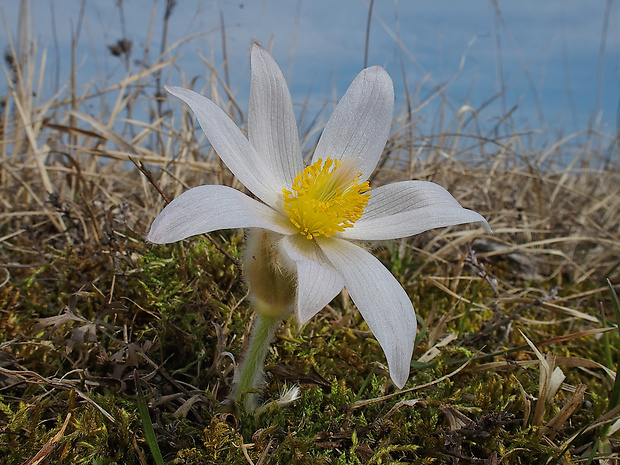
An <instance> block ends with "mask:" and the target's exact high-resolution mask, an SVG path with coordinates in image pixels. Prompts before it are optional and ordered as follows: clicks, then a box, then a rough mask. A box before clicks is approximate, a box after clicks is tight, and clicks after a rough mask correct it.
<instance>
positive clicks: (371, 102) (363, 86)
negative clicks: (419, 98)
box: [312, 66, 394, 181]
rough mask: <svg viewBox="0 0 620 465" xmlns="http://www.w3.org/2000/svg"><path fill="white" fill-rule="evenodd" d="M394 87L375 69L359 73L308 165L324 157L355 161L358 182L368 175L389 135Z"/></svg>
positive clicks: (383, 71) (386, 76) (380, 70)
mask: <svg viewBox="0 0 620 465" xmlns="http://www.w3.org/2000/svg"><path fill="white" fill-rule="evenodd" d="M393 113H394V87H393V85H392V79H391V78H390V76H389V75H388V73H387V72H386V71H385V70H384V69H383V68H381V67H379V66H373V67H370V68H366V69H365V70H363V71H362V72H360V73H359V74H358V75H357V77H356V78H355V80H354V81H353V82H352V83H351V86H350V87H349V89H348V90H347V92H346V93H345V94H344V96H343V97H342V99H341V100H340V102H339V103H338V106H337V107H336V109H335V110H334V113H333V114H332V116H331V118H330V119H329V121H328V122H327V126H326V127H325V130H324V131H323V134H322V135H321V139H320V140H319V143H318V145H317V147H316V150H315V152H314V155H313V157H312V162H313V163H314V162H315V161H317V160H318V159H319V158H322V159H323V160H325V159H326V158H327V157H331V158H335V159H338V160H340V159H341V158H354V159H356V160H358V162H359V167H360V171H361V172H362V177H361V181H365V180H366V179H368V177H369V176H370V175H371V174H372V172H373V171H374V169H375V167H376V166H377V163H378V162H379V158H380V157H381V154H382V153H383V148H384V147H385V143H386V142H387V138H388V136H389V134H390V126H391V124H392V116H393Z"/></svg>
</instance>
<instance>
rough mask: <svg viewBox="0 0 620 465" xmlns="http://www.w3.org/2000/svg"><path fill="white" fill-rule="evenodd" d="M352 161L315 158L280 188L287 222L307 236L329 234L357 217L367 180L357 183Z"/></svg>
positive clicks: (365, 200) (366, 196)
mask: <svg viewBox="0 0 620 465" xmlns="http://www.w3.org/2000/svg"><path fill="white" fill-rule="evenodd" d="M361 175H362V173H360V172H359V170H358V167H357V163H356V161H355V160H334V159H332V158H327V159H326V160H325V161H323V160H322V159H320V158H319V159H318V160H317V161H316V162H315V163H313V164H312V165H310V166H308V167H306V168H305V169H304V170H303V171H302V172H300V173H299V174H298V175H297V176H296V177H295V179H294V180H293V185H292V186H291V189H292V191H290V190H288V189H282V194H283V195H284V209H285V210H286V213H287V214H288V216H289V218H290V219H291V223H293V224H294V225H295V227H296V228H297V229H299V233H300V234H302V235H304V236H305V237H306V238H307V239H314V238H315V237H317V236H325V237H330V236H333V235H334V234H336V233H337V232H340V231H344V230H345V229H346V228H350V227H351V226H353V224H354V223H355V222H356V221H357V220H359V219H360V218H361V216H362V214H363V213H364V209H365V208H366V205H367V204H368V200H369V199H370V194H369V193H368V191H369V190H370V185H369V184H368V181H365V182H363V183H361V184H359V178H360V176H361Z"/></svg>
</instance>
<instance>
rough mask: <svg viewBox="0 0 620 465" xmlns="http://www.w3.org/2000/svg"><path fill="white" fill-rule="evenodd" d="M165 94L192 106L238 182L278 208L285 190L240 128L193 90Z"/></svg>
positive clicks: (180, 89)
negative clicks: (169, 94)
mask: <svg viewBox="0 0 620 465" xmlns="http://www.w3.org/2000/svg"><path fill="white" fill-rule="evenodd" d="M166 90H167V91H168V92H170V93H171V94H172V95H174V96H176V97H178V98H180V99H181V100H183V101H184V102H185V103H187V104H188V105H189V106H190V108H191V109H192V111H193V112H194V114H195V115H196V118H197V119H198V122H199V123H200V127H201V128H202V130H203V131H204V133H205V135H206V136H207V139H209V142H210V143H211V145H212V146H213V148H214V149H215V151H216V152H217V154H218V155H219V157H220V158H221V159H222V161H223V162H224V163H225V164H226V166H228V169H230V171H232V172H233V174H234V175H235V176H236V177H237V179H239V181H241V182H242V183H243V185H244V186H245V187H247V188H248V189H249V190H250V191H252V193H253V194H254V195H256V196H257V197H258V198H259V199H261V200H262V201H263V202H265V203H266V204H268V205H272V206H275V205H277V203H278V202H279V201H280V198H281V197H282V188H283V187H285V186H284V185H281V184H279V182H278V179H277V178H276V176H274V175H273V173H272V172H271V171H270V167H269V166H267V165H266V164H265V163H264V161H263V160H262V158H261V157H260V156H259V155H258V154H257V153H256V150H254V147H252V145H251V144H250V142H249V141H248V139H247V138H246V137H245V135H244V134H243V133H242V132H241V129H239V127H238V126H237V124H236V123H235V122H234V121H233V120H231V119H230V118H229V116H228V115H227V114H226V113H224V111H223V110H222V109H221V108H220V107H218V106H217V105H216V104H215V103H213V102H212V101H211V100H209V99H208V98H206V97H203V96H202V95H200V94H197V93H196V92H194V91H192V90H189V89H184V88H182V87H172V86H166Z"/></svg>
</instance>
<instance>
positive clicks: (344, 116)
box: [147, 43, 490, 388]
mask: <svg viewBox="0 0 620 465" xmlns="http://www.w3.org/2000/svg"><path fill="white" fill-rule="evenodd" d="M251 69H252V80H251V87H250V101H249V112H248V137H247V138H246V136H245V135H244V134H243V133H242V132H241V130H240V129H239V128H238V127H237V125H236V124H235V123H234V122H233V121H232V120H231V119H230V118H229V117H228V116H227V115H226V114H225V113H224V111H222V110H221V109H220V108H219V107H218V106H217V105H216V104H215V103H213V102H212V101H211V100H209V99H207V98H205V97H203V96H201V95H199V94H197V93H195V92H193V91H191V90H188V89H183V88H180V87H167V88H166V89H167V90H168V92H170V93H171V94H173V95H175V96H177V97H179V98H180V99H182V100H183V101H185V102H186V103H187V104H188V105H189V106H190V107H191V108H192V110H193V111H194V113H195V114H196V117H197V118H198V121H199V123H200V126H201V127H202V129H203V130H204V132H205V134H206V136H207V138H208V139H209V141H210V143H211V145H212V146H213V148H214V149H215V151H216V152H217V153H218V155H219V156H220V158H221V159H222V161H223V162H224V163H225V164H226V165H227V166H228V168H229V169H230V170H231V171H232V172H233V173H234V175H235V176H236V177H237V179H239V181H241V182H242V183H243V184H244V185H245V187H247V188H248V190H249V191H251V192H252V193H253V194H254V195H255V196H256V197H257V198H258V199H260V200H255V199H253V198H251V197H249V196H247V195H245V194H243V193H242V192H240V191H237V190H235V189H232V188H230V187H226V186H221V185H208V186H199V187H195V188H193V189H190V190H188V191H187V192H185V193H183V194H181V195H180V196H179V197H178V198H176V199H175V200H174V201H173V202H171V203H170V204H169V205H168V206H167V207H166V208H164V210H163V211H162V212H161V213H160V215H159V216H158V217H157V218H156V219H155V221H153V225H152V226H151V230H150V232H149V234H148V237H147V239H148V240H149V241H151V242H155V243H158V244H163V243H170V242H176V241H179V240H181V239H184V238H186V237H189V236H192V235H196V234H202V233H206V232H210V231H214V230H218V229H229V228H260V229H262V230H265V233H266V234H269V237H270V240H271V242H273V244H274V246H275V247H276V248H277V253H278V254H279V257H280V258H281V259H282V260H283V261H284V262H286V264H285V266H286V267H288V268H291V267H292V268H293V270H294V271H296V274H297V280H296V281H297V288H296V296H295V300H296V305H295V309H294V311H295V314H296V317H297V319H298V320H299V322H300V323H301V324H304V323H306V322H307V321H308V320H309V319H310V318H311V317H312V316H314V315H315V314H316V313H317V312H318V311H319V310H321V309H322V308H323V307H324V306H325V305H327V304H328V303H329V302H330V301H331V300H332V299H333V298H334V297H336V296H337V295H338V293H339V292H340V291H341V290H342V289H343V287H346V288H347V290H348V292H349V295H350V296H351V298H352V299H353V302H354V303H355V305H356V306H357V308H358V309H359V311H360V312H361V314H362V316H363V317H364V319H365V320H366V323H367V324H368V326H369V328H370V329H371V331H372V332H373V334H374V335H375V337H376V338H377V340H378V341H379V343H380V344H381V347H382V348H383V350H384V352H385V355H386V358H387V362H388V366H389V369H390V374H391V377H392V380H393V381H394V383H395V384H396V385H397V386H398V387H399V388H400V387H402V386H403V385H404V384H405V382H406V381H407V378H408V377H409V368H410V362H411V356H412V353H413V345H414V340H415V335H416V317H415V313H414V310H413V305H412V304H411V301H410V300H409V297H408V296H407V293H406V292H405V291H404V289H403V288H402V287H401V285H400V284H399V282H398V281H397V280H396V279H395V278H394V277H393V276H392V274H391V273H390V272H389V271H388V270H387V269H386V268H385V267H384V266H383V265H382V264H381V263H380V262H379V260H377V259H376V258H375V257H373V256H372V255H371V254H370V253H369V252H367V251H366V250H365V249H364V248H362V247H360V246H359V245H357V244H356V243H355V242H354V241H374V240H383V239H395V238H401V237H406V236H411V235H414V234H418V233H421V232H423V231H427V230H429V229H433V228H438V227H443V226H452V225H457V224H463V223H475V222H480V223H482V225H483V226H484V227H485V228H486V229H487V230H490V229H488V228H489V227H488V224H487V222H486V221H485V219H484V218H483V217H482V216H480V215H479V214H478V213H476V212H474V211H471V210H466V209H464V208H462V207H461V206H460V205H459V203H458V202H457V201H456V200H455V199H454V198H453V197H452V196H451V195H450V194H449V193H448V192H447V191H446V190H445V189H444V188H443V187H441V186H439V185H437V184H434V183H431V182H425V181H403V182H397V183H393V184H388V185H384V186H380V187H377V188H373V189H370V187H369V185H368V183H367V179H368V178H369V177H370V175H371V173H372V172H373V170H374V169H375V167H376V165H377V163H378V161H379V158H380V157H381V154H382V152H383V148H384V146H385V144H386V141H387V138H388V135H389V132H390V126H391V121H392V116H393V111H394V89H393V86H392V80H391V79H390V77H389V75H388V74H387V73H386V72H385V70H384V69H383V68H381V67H379V66H373V67H370V68H367V69H365V70H363V71H362V72H361V73H359V74H358V76H357V77H356V78H355V80H354V81H353V83H352V84H351V86H350V87H349V89H348V90H347V92H346V93H345V95H344V96H343V97H342V99H341V100H340V102H339V104H338V106H337V107H336V109H335V111H334V113H333V115H332V116H331V118H330V119H329V121H328V123H327V126H326V127H325V130H324V131H323V134H322V135H321V138H320V140H319V143H318V145H317V147H316V150H315V152H314V154H313V156H312V160H311V165H310V166H308V167H304V162H303V159H302V153H301V148H300V144H299V135H298V132H297V124H296V122H295V113H294V110H293V104H292V100H291V96H290V93H289V90H288V87H287V85H286V82H285V80H284V76H283V74H282V72H281V71H280V68H279V67H278V65H277V64H276V62H275V60H274V59H273V57H272V56H271V55H270V54H269V53H268V52H267V51H266V50H265V49H264V48H263V47H262V46H260V45H259V44H257V43H254V44H253V46H252V51H251Z"/></svg>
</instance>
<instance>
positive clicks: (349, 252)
mask: <svg viewBox="0 0 620 465" xmlns="http://www.w3.org/2000/svg"><path fill="white" fill-rule="evenodd" d="M317 242H318V244H319V245H320V247H321V250H323V252H324V253H325V255H326V256H327V258H328V259H329V261H330V262H331V264H332V265H333V266H334V268H335V269H336V271H338V273H339V274H340V275H341V276H342V277H343V278H344V285H345V287H346V288H347V291H349V295H350V296H351V299H352V300H353V302H354V303H355V305H356V306H357V308H358V309H359V311H360V313H361V314H362V316H363V317H364V320H366V323H367V324H368V327H369V328H370V330H371V331H372V332H373V334H374V335H375V337H376V338H377V340H378V341H379V344H381V347H382V348H383V352H385V357H386V358H387V362H388V366H389V368H390V376H391V377H392V380H393V381H394V384H396V386H398V387H399V388H402V387H403V386H404V384H405V383H406V382H407V378H408V377H409V368H410V364H411V355H412V354H413V344H414V342H415V335H416V328H417V322H416V316H415V312H414V310H413V305H412V304H411V301H410V300H409V297H408V296H407V293H406V292H405V290H404V289H403V288H402V287H401V285H400V283H399V282H398V281H397V280H396V278H394V276H392V274H391V273H390V272H389V271H388V270H387V269H386V268H385V267H384V266H383V265H382V264H381V262H380V261H379V260H377V259H376V258H375V257H373V256H372V255H371V254H370V253H368V252H366V251H365V250H364V249H363V248H361V247H359V246H357V245H355V244H352V243H350V242H347V241H344V240H341V239H335V238H333V237H331V238H317Z"/></svg>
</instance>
